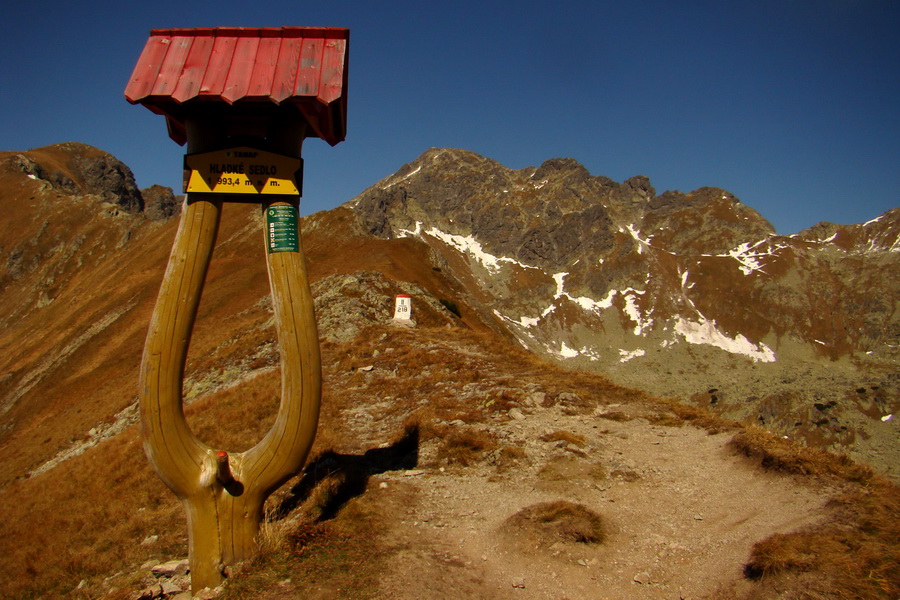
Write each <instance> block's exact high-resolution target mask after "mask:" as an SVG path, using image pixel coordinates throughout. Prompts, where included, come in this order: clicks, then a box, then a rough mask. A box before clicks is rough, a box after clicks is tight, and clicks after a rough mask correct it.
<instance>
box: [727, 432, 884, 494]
mask: <svg viewBox="0 0 900 600" xmlns="http://www.w3.org/2000/svg"><path fill="white" fill-rule="evenodd" d="M729 445H730V446H731V447H732V448H733V449H734V450H736V451H738V452H740V453H741V454H744V455H745V456H747V457H750V458H753V459H756V460H759V461H760V465H761V466H762V467H763V468H766V469H771V470H774V471H781V472H784V473H793V474H797V475H831V476H834V477H838V478H840V479H844V480H847V481H852V482H856V483H866V482H869V481H870V480H872V479H873V478H875V474H874V472H873V471H872V469H870V468H869V467H866V466H863V465H859V464H856V463H854V462H853V461H852V460H850V459H849V458H848V457H846V456H838V455H834V454H831V453H829V452H826V451H824V450H817V449H815V448H807V447H806V446H802V445H800V444H798V443H797V442H793V441H791V440H786V439H784V438H781V437H778V436H777V435H775V434H773V433H770V432H768V431H766V430H765V429H762V428H760V427H756V426H747V427H745V428H743V429H742V430H741V431H740V432H739V433H738V434H737V435H735V436H734V438H732V440H731V442H729Z"/></svg>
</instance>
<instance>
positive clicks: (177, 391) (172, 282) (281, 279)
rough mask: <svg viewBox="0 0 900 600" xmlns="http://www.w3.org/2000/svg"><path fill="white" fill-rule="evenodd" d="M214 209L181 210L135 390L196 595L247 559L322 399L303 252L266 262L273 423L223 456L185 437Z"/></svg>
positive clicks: (299, 456) (193, 206)
mask: <svg viewBox="0 0 900 600" xmlns="http://www.w3.org/2000/svg"><path fill="white" fill-rule="evenodd" d="M276 204H286V203H284V202H278V203H276ZM221 208H222V204H221V201H218V200H212V201H207V200H199V201H189V202H188V203H186V205H185V207H184V211H183V213H182V217H181V223H180V226H179V228H178V233H177V234H176V238H175V242H174V245H173V248H172V254H171V257H170V259H169V265H168V268H167V270H166V273H165V276H164V279H163V283H162V287H161V289H160V293H159V298H158V300H157V305H156V309H155V311H154V314H153V319H152V321H151V326H150V331H149V334H148V336H147V342H146V346H145V349H144V357H143V363H142V367H141V381H140V390H141V401H140V406H141V424H142V431H143V436H144V449H145V451H146V453H147V456H148V458H149V460H150V463H151V465H152V466H153V468H154V469H155V470H156V471H157V473H159V475H160V477H161V478H162V479H163V481H165V483H166V484H167V485H168V486H169V488H171V489H172V491H173V492H174V493H175V494H176V495H177V496H178V498H179V499H180V500H181V501H182V503H183V504H184V507H185V510H186V512H187V517H188V527H189V538H190V541H189V546H190V564H191V574H192V575H191V581H192V589H193V590H194V591H197V590H200V589H202V588H205V587H215V586H217V585H219V584H220V583H221V582H222V580H223V577H224V575H223V573H224V568H225V567H226V566H228V565H233V564H236V563H238V562H240V561H243V560H246V559H247V558H250V557H251V556H252V555H253V553H254V552H255V549H256V546H255V538H256V535H257V533H258V531H259V526H260V523H261V520H262V517H263V514H262V513H263V503H264V502H265V500H266V498H267V497H268V496H269V495H270V494H271V493H272V492H273V491H275V490H276V489H277V488H278V487H279V486H280V485H281V484H283V483H284V482H285V481H287V479H289V478H290V477H291V476H292V475H294V474H295V473H297V472H298V471H299V470H300V469H301V467H302V466H303V463H304V461H305V460H306V456H307V454H308V452H309V449H310V446H311V445H312V442H313V438H314V436H315V431H316V426H317V423H318V414H319V400H320V396H321V366H320V358H319V344H318V335H317V332H316V323H315V316H314V312H313V301H312V297H311V295H310V290H309V284H308V281H307V277H306V265H305V261H304V256H303V253H302V250H301V251H300V252H280V253H272V254H268V253H267V254H266V256H267V263H268V271H269V281H270V286H271V290H272V301H273V304H274V310H275V326H276V330H277V333H278V340H279V344H280V349H281V363H282V391H281V405H280V408H279V411H278V416H277V418H276V420H275V424H274V426H273V427H272V429H271V430H270V431H269V432H268V434H267V435H266V436H265V437H264V438H263V439H262V440H261V441H260V442H259V443H258V444H257V445H255V446H254V447H253V448H251V449H250V450H247V451H246V452H241V453H235V454H231V455H228V454H226V453H225V452H223V451H220V450H216V449H214V448H211V447H210V446H208V445H206V444H204V443H203V442H202V441H200V440H199V439H197V437H196V436H194V435H193V433H191V431H190V429H189V428H188V425H187V422H186V421H185V417H184V412H183V405H182V380H183V375H184V365H185V361H186V359H187V352H188V345H189V342H190V338H191V331H192V329H193V325H194V320H195V317H196V314H197V307H198V304H199V301H200V295H201V291H202V289H203V284H204V280H205V278H206V272H207V269H208V266H209V262H210V258H211V256H212V250H213V246H214V244H215V239H216V233H217V231H218V226H219V218H220V215H221ZM267 208H268V205H264V206H263V210H266V209H267ZM264 235H266V238H265V239H266V241H268V236H267V234H264Z"/></svg>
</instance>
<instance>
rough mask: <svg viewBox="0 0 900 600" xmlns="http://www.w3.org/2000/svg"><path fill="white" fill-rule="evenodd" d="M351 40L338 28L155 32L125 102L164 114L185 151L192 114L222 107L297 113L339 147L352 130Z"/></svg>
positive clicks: (160, 30)
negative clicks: (349, 94)
mask: <svg viewBox="0 0 900 600" xmlns="http://www.w3.org/2000/svg"><path fill="white" fill-rule="evenodd" d="M349 38H350V32H349V30H347V29H343V28H336V27H316V28H314V27H281V28H242V27H218V28H211V29H154V30H152V31H151V32H150V39H148V40H147V44H146V45H145V46H144V50H143V52H142V53H141V57H140V59H138V63H137V65H136V66H135V68H134V73H133V74H132V75H131V79H130V80H129V82H128V86H127V87H126V88H125V98H126V99H127V100H128V101H129V102H131V103H132V104H143V105H144V106H146V107H147V108H149V109H150V110H152V111H153V112H155V113H157V114H161V115H164V116H165V117H166V121H167V123H168V125H169V135H170V136H171V137H172V139H173V140H175V141H176V142H178V143H179V144H184V142H185V140H186V135H185V128H184V116H185V113H187V112H189V108H190V107H192V106H196V105H197V104H199V103H201V102H203V103H206V102H218V103H226V104H227V105H234V106H250V107H253V108H257V107H259V108H262V109H263V110H264V109H266V108H268V107H273V106H295V107H296V108H298V109H299V110H300V111H301V112H302V113H303V115H304V116H305V117H306V120H307V121H308V122H309V124H310V125H311V127H312V129H313V131H314V132H315V134H316V136H317V137H320V138H322V139H324V140H325V141H327V142H328V143H329V144H331V145H332V146H333V145H335V144H337V143H338V142H340V141H342V140H343V139H344V136H345V135H346V129H347V54H348V52H347V45H348V42H349Z"/></svg>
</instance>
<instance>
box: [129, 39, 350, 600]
mask: <svg viewBox="0 0 900 600" xmlns="http://www.w3.org/2000/svg"><path fill="white" fill-rule="evenodd" d="M348 40H349V32H348V31H347V30H346V29H338V28H300V27H284V28H278V29H274V28H273V29H269V28H264V29H256V28H254V29H244V28H218V29H163V30H153V31H151V33H150V39H149V40H148V41H147V43H146V45H145V47H144V50H143V52H142V54H141V57H140V59H139V60H138V63H137V66H136V67H135V69H134V74H133V75H132V78H131V80H130V81H129V83H128V86H127V88H126V90H125V97H126V98H127V99H128V101H130V102H132V103H133V104H143V105H145V106H147V107H148V108H149V109H150V110H152V111H153V112H155V113H158V114H161V115H164V116H165V118H166V122H167V125H168V130H169V135H170V137H171V138H172V139H173V140H175V141H176V142H178V143H179V144H184V143H187V155H186V157H185V167H186V168H185V174H186V177H185V191H186V192H187V196H186V200H185V204H184V207H183V210H182V214H181V222H180V224H179V227H178V232H177V233H176V236H175V241H174V243H173V247H172V253H171V255H170V258H169V264H168V267H167V268H166V272H165V275H164V277H163V282H162V286H161V288H160V292H159V297H158V299H157V303H156V308H155V310H154V313H153V317H152V319H151V323H150V329H149V333H148V335H147V340H146V344H145V347H144V356H143V361H142V365H141V373H140V409H141V428H142V433H143V439H144V450H145V452H146V454H147V457H148V459H149V461H150V463H151V465H152V466H153V468H154V469H155V470H156V472H157V473H158V474H159V476H160V478H162V480H163V481H164V482H165V483H166V485H167V486H168V487H169V488H170V489H171V490H172V491H173V492H174V493H175V494H176V495H177V496H178V498H179V499H180V500H181V501H182V503H183V504H184V507H185V511H186V513H187V519H188V529H189V551H190V567H191V587H192V590H193V591H194V593H196V592H197V591H199V590H201V589H203V588H213V587H216V586H218V585H219V584H221V583H222V581H223V579H224V577H225V572H226V567H228V566H230V565H234V564H236V563H239V562H241V561H243V560H246V559H247V558H250V557H251V556H252V555H253V553H254V552H255V550H256V542H255V538H256V535H257V533H258V532H259V527H260V524H261V522H262V518H263V504H264V502H265V500H266V498H267V497H268V496H269V495H270V494H271V493H272V492H274V491H275V490H276V489H277V488H278V487H279V486H281V485H282V484H283V483H284V482H286V481H287V480H288V479H289V478H290V477H292V476H293V475H295V474H296V473H297V472H298V471H299V470H300V469H301V468H302V466H303V464H304V462H305V460H306V456H307V454H308V453H309V449H310V447H311V446H312V442H313V438H314V437H315V432H316V427H317V424H318V415H319V401H320V396H321V364H320V358H319V341H318V334H317V331H316V322H315V315H314V311H313V300H312V296H311V294H310V289H309V282H308V279H307V274H306V263H305V259H304V255H303V250H302V245H301V240H300V231H299V228H298V221H299V216H298V208H299V196H300V192H301V189H302V176H301V167H302V159H301V158H300V153H301V152H300V151H301V146H302V142H303V140H304V138H306V137H320V138H322V139H324V140H325V141H327V142H329V143H330V144H331V145H334V144H337V143H338V142H340V141H342V140H343V139H344V135H345V131H346V107H347V99H346V98H347V97H346V87H347V52H348V49H347V44H348ZM228 201H237V202H252V203H257V204H260V205H261V207H262V210H263V212H264V215H265V223H266V226H265V230H264V232H263V240H264V247H265V256H266V264H267V268H268V273H269V283H270V288H271V291H272V303H273V305H274V312H275V328H276V332H277V335H278V342H279V345H280V350H281V361H282V390H281V405H280V407H279V410H278V415H277V417H276V420H275V424H274V425H273V427H272V429H271V430H270V431H269V432H268V434H266V436H265V437H264V438H263V439H262V440H261V441H260V442H259V443H257V444H256V445H255V446H254V447H252V448H251V449H249V450H247V451H246V452H236V453H228V452H227V451H226V450H221V449H215V448H212V447H210V446H208V445H207V444H205V443H203V442H202V441H200V440H199V439H198V438H197V437H196V436H195V435H194V434H193V433H192V432H191V431H190V429H189V427H188V425H187V422H186V421H185V417H184V412H183V398H182V383H183V376H184V367H185V361H186V359H187V352H188V345H189V343H190V338H191V332H192V330H193V326H194V320H195V318H196V315H197V307H198V305H199V302H200V295H201V292H202V289H203V284H204V281H205V279H206V273H207V269H208V267H209V263H210V259H211V257H212V252H213V247H214V246H215V241H216V234H217V232H218V228H219V220H220V217H221V212H222V203H223V202H228Z"/></svg>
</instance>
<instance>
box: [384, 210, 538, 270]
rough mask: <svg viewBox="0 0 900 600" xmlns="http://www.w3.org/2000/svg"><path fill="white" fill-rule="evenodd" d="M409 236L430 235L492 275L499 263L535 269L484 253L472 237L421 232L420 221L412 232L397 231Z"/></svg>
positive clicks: (431, 230)
mask: <svg viewBox="0 0 900 600" xmlns="http://www.w3.org/2000/svg"><path fill="white" fill-rule="evenodd" d="M410 235H412V236H416V237H420V238H421V237H422V236H423V235H430V236H431V237H433V238H436V239H439V240H441V241H442V242H444V243H445V244H447V245H449V246H452V247H453V248H455V249H456V250H458V251H459V252H461V253H462V254H466V255H468V256H471V257H472V258H474V259H475V260H477V261H478V262H479V263H481V265H482V266H483V267H484V268H485V269H487V270H488V271H490V272H492V273H496V272H498V271H499V270H500V267H501V263H508V264H514V265H518V266H520V267H524V268H526V269H536V268H537V267H532V266H531V265H526V264H525V263H523V262H521V261H518V260H516V259H514V258H509V257H506V256H494V255H493V254H491V253H490V252H486V251H485V250H484V247H483V246H482V245H481V242H479V241H478V240H476V239H475V236H474V235H467V236H462V235H456V234H452V233H447V232H444V231H441V230H440V229H438V228H437V227H432V228H431V229H429V230H428V231H423V229H422V223H421V221H416V228H415V229H414V230H409V229H401V230H400V231H399V235H398V237H407V236H410Z"/></svg>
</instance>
